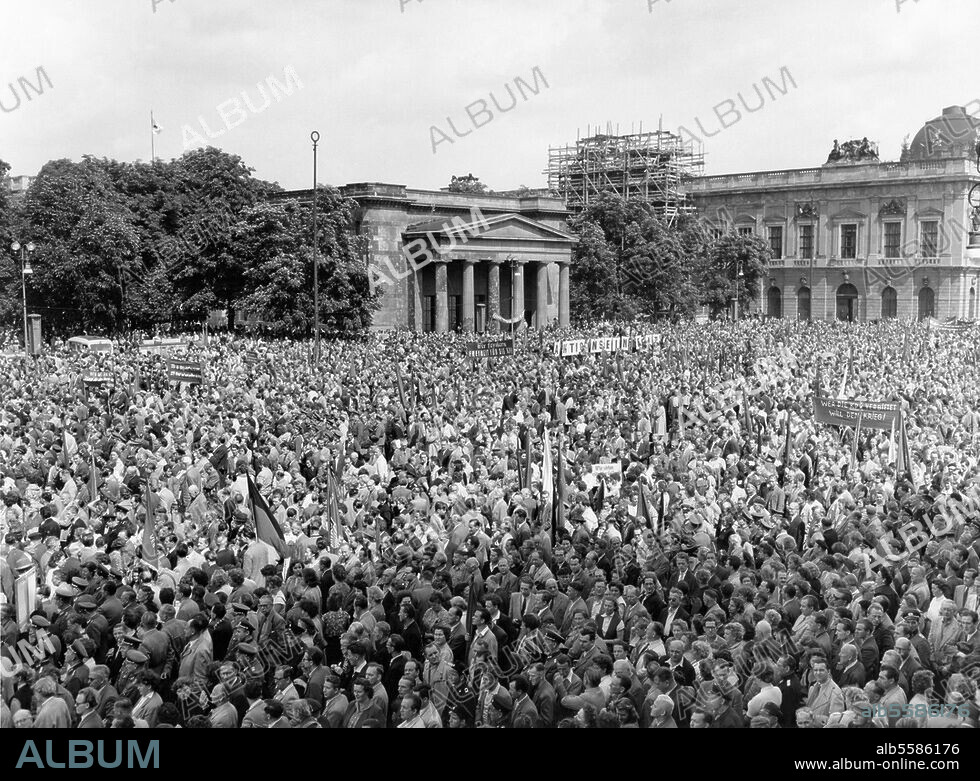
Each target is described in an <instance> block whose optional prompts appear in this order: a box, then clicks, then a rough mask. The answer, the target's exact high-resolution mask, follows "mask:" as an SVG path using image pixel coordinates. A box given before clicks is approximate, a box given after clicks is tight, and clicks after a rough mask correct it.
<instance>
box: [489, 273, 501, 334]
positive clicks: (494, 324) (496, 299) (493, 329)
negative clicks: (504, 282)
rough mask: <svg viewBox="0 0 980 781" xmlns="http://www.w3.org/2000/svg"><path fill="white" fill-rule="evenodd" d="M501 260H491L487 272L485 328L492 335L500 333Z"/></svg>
mask: <svg viewBox="0 0 980 781" xmlns="http://www.w3.org/2000/svg"><path fill="white" fill-rule="evenodd" d="M501 263H503V261H501V260H496V259H494V260H491V261H490V267H489V269H488V270H487V328H488V330H489V331H490V333H492V334H496V333H499V332H500V321H499V320H497V318H496V315H499V314H500V264H501Z"/></svg>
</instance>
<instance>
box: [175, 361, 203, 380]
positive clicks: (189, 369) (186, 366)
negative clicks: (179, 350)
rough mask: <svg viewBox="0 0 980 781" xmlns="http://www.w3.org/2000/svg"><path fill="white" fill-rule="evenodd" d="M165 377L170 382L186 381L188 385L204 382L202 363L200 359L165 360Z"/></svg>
mask: <svg viewBox="0 0 980 781" xmlns="http://www.w3.org/2000/svg"><path fill="white" fill-rule="evenodd" d="M167 377H168V379H169V380H170V382H186V383H187V384H188V385H203V384H204V364H203V363H201V362H200V361H175V360H174V359H172V358H171V359H168V360H167Z"/></svg>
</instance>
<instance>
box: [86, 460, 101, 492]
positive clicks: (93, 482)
mask: <svg viewBox="0 0 980 781" xmlns="http://www.w3.org/2000/svg"><path fill="white" fill-rule="evenodd" d="M89 457H90V465H89V466H90V468H89V474H88V493H89V501H90V502H94V501H95V500H96V499H98V498H99V473H98V471H97V470H96V468H95V451H94V450H93V451H91V452H90V453H89Z"/></svg>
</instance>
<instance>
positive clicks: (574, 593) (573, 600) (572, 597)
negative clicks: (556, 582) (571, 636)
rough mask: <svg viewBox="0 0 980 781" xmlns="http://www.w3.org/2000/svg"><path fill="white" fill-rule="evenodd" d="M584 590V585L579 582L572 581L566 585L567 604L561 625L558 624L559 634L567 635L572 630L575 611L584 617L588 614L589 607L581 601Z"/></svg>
mask: <svg viewBox="0 0 980 781" xmlns="http://www.w3.org/2000/svg"><path fill="white" fill-rule="evenodd" d="M584 590H585V584H584V583H583V582H582V581H579V580H573V581H572V582H571V583H569V584H568V598H569V604H568V607H567V608H566V609H565V617H564V618H563V619H562V622H561V624H559V627H560V628H559V630H558V631H559V632H561V633H562V634H563V635H568V633H569V631H570V630H571V628H572V619H573V618H574V617H575V613H576V611H582V612H583V613H585V615H588V614H589V606H588V605H587V604H586V602H585V600H584V599H582V594H583V593H584Z"/></svg>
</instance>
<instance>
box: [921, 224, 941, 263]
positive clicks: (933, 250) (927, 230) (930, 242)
mask: <svg viewBox="0 0 980 781" xmlns="http://www.w3.org/2000/svg"><path fill="white" fill-rule="evenodd" d="M920 230H921V236H920V238H919V250H920V251H921V253H922V257H924V258H937V257H939V222H938V221H937V220H929V222H923V223H922V225H921V228H920Z"/></svg>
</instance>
